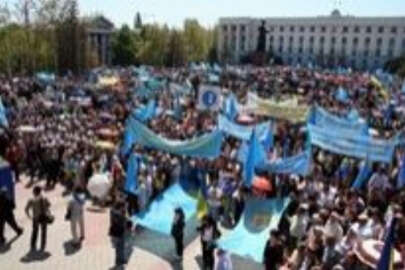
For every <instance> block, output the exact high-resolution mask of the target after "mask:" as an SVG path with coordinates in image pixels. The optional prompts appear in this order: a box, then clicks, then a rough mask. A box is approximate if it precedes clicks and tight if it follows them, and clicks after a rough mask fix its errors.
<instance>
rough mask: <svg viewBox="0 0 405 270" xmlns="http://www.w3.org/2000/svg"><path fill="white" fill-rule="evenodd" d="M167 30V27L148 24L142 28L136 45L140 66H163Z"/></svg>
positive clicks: (167, 38) (167, 37)
mask: <svg viewBox="0 0 405 270" xmlns="http://www.w3.org/2000/svg"><path fill="white" fill-rule="evenodd" d="M168 40H169V28H168V27H167V25H164V26H159V25H158V24H148V25H144V26H143V27H142V32H141V38H140V40H139V42H138V44H137V46H138V49H139V50H138V52H137V56H138V57H139V60H140V62H141V63H142V64H147V65H156V66H163V65H164V64H165V58H166V54H165V52H166V50H167V44H168Z"/></svg>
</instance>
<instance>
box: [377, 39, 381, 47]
mask: <svg viewBox="0 0 405 270" xmlns="http://www.w3.org/2000/svg"><path fill="white" fill-rule="evenodd" d="M381 46H382V38H380V37H379V38H377V47H381Z"/></svg>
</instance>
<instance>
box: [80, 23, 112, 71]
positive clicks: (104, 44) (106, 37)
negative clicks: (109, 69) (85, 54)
mask: <svg viewBox="0 0 405 270" xmlns="http://www.w3.org/2000/svg"><path fill="white" fill-rule="evenodd" d="M86 30H87V31H86V32H87V44H88V47H89V49H90V53H93V55H95V56H96V57H97V61H96V62H97V63H98V65H101V66H109V65H111V64H112V52H111V40H112V34H113V33H114V31H115V27H114V24H113V23H112V22H111V21H109V20H108V19H106V18H105V17H104V16H97V17H94V18H91V19H87V29H86Z"/></svg>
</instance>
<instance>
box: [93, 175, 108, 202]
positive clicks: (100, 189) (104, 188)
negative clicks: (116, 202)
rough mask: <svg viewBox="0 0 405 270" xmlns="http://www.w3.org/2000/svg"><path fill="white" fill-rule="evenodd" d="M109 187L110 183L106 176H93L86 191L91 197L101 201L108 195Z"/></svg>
mask: <svg viewBox="0 0 405 270" xmlns="http://www.w3.org/2000/svg"><path fill="white" fill-rule="evenodd" d="M111 186H112V182H111V181H110V179H109V177H108V175H107V174H95V175H93V176H92V177H91V178H90V180H89V184H88V185H87V189H88V190H89V192H90V194H91V196H93V197H96V198H98V199H102V198H104V197H105V196H106V195H107V194H108V192H109V191H110V189H111Z"/></svg>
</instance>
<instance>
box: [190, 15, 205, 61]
mask: <svg viewBox="0 0 405 270" xmlns="http://www.w3.org/2000/svg"><path fill="white" fill-rule="evenodd" d="M208 37H209V36H208V35H207V31H206V30H205V29H204V28H203V27H202V26H200V24H199V23H198V21H197V20H195V19H187V20H185V21H184V38H185V40H186V45H187V55H188V60H189V61H193V62H195V61H203V60H206V59H207V56H208V51H209V40H208Z"/></svg>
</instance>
